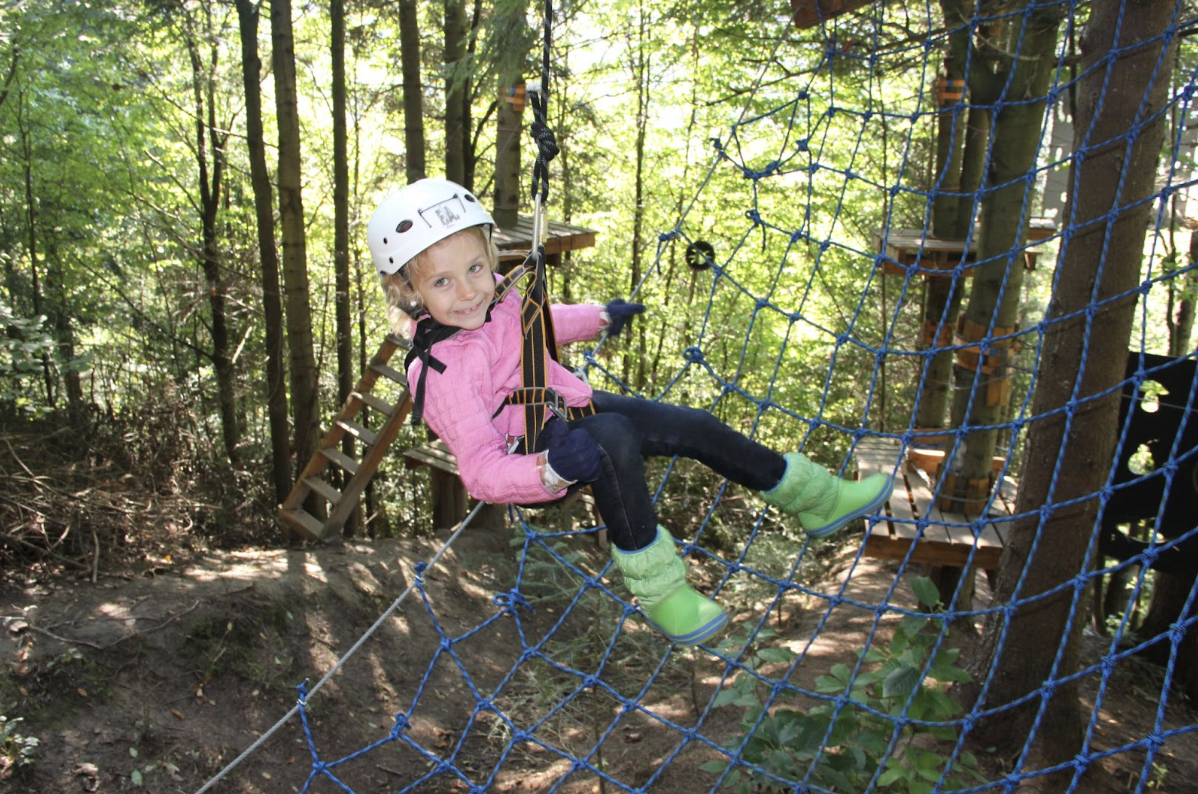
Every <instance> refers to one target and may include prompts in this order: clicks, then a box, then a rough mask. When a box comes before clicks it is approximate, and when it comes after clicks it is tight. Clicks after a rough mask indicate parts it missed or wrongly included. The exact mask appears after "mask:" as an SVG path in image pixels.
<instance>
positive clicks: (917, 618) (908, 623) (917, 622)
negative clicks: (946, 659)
mask: <svg viewBox="0 0 1198 794" xmlns="http://www.w3.org/2000/svg"><path fill="white" fill-rule="evenodd" d="M927 624H928V619H927V618H925V617H923V616H921V615H903V620H902V624H901V628H902V631H903V633H904V634H906V635H907V636H908V637H914V636H915V635H916V634H919V632H921V631H923V627H924V626H926V625H927Z"/></svg>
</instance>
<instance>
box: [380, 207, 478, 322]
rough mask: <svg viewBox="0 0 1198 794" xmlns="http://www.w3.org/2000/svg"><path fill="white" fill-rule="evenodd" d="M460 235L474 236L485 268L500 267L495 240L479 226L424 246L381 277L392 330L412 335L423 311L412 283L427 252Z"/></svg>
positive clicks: (423, 264) (417, 279)
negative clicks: (479, 246) (480, 246)
mask: <svg viewBox="0 0 1198 794" xmlns="http://www.w3.org/2000/svg"><path fill="white" fill-rule="evenodd" d="M460 234H473V235H475V236H477V238H478V241H479V243H481V244H482V247H483V251H484V252H485V254H486V256H487V267H488V268H490V270H491V272H492V273H494V272H495V270H496V269H497V268H498V267H499V249H498V248H497V247H496V246H495V241H494V240H492V239H491V233H490V230H489V229H486V228H484V227H482V226H470V227H467V228H465V229H462V230H461V231H458V232H454V233H453V234H451V235H449V236H448V237H446V238H445V239H443V240H438V241H437V242H435V243H433V244H432V245H430V246H429V247H428V248H425V249H424V250H423V251H421V252H420V253H418V254H416V256H414V257H412V259H411V260H410V261H408V262H407V263H406V264H404V265H403V267H401V268H400V269H399V270H397V271H395V272H394V273H388V274H386V275H384V276H383V277H382V283H383V295H384V297H385V298H386V300H387V318H388V320H389V321H390V324H391V330H392V331H393V332H394V333H398V334H403V335H404V336H411V334H412V333H413V331H414V329H415V326H416V323H415V320H416V318H417V317H419V316H420V315H421V314H422V313H423V312H424V301H423V300H422V299H421V297H420V293H419V292H417V291H416V288H415V287H414V286H413V285H414V284H415V283H416V282H417V281H419V280H420V273H421V272H422V271H423V269H424V268H425V266H426V265H427V263H428V254H429V252H430V251H433V250H435V249H437V248H439V247H441V246H442V245H445V244H446V243H447V242H449V241H450V240H452V239H454V238H455V237H457V236H458V235H460Z"/></svg>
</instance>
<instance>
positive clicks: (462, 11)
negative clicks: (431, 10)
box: [444, 0, 470, 188]
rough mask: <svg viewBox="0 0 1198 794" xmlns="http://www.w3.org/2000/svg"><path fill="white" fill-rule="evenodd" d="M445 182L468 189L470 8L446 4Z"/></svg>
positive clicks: (460, 1)
mask: <svg viewBox="0 0 1198 794" xmlns="http://www.w3.org/2000/svg"><path fill="white" fill-rule="evenodd" d="M444 30H445V57H444V62H445V178H446V179H449V180H451V181H453V182H457V183H458V184H459V185H464V186H465V187H467V188H469V187H470V185H466V184H465V183H466V170H467V169H466V158H465V156H464V153H465V151H466V149H465V145H464V143H463V141H464V140H465V139H466V137H467V136H466V130H467V129H468V128H467V126H466V125H467V123H468V122H467V119H466V116H465V112H464V108H465V106H464V104H463V101H462V97H463V96H467V95H468V94H469V92H468V91H467V85H466V69H465V59H466V4H465V2H464V0H445V26H444Z"/></svg>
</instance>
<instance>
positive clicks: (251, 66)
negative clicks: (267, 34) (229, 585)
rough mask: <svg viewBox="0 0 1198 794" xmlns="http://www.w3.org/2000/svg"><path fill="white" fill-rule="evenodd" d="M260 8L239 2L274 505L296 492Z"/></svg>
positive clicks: (242, 70) (242, 68)
mask: <svg viewBox="0 0 1198 794" xmlns="http://www.w3.org/2000/svg"><path fill="white" fill-rule="evenodd" d="M258 9H259V7H258V6H257V5H256V4H255V3H254V2H253V0H237V20H238V25H239V28H240V32H241V74H242V82H243V83H244V85H245V125H246V145H247V146H248V147H249V152H250V182H251V184H252V185H253V188H254V216H255V219H256V221H257V226H258V265H259V267H260V268H261V270H262V314H263V318H264V322H265V325H266V327H265V333H266V406H267V408H266V410H267V418H268V422H269V425H270V453H271V454H270V460H271V466H270V473H271V482H272V483H273V484H274V490H275V504H281V503H282V502H283V500H284V499H286V498H287V494H288V493H289V492H290V491H291V485H292V482H291V439H290V428H289V427H288V426H287V387H286V384H285V382H284V379H285V376H286V364H285V363H284V358H283V356H284V354H285V351H284V349H283V302H282V299H281V296H280V292H279V252H278V250H277V249H276V248H275V213H274V188H273V187H272V186H271V183H270V174H269V172H268V171H267V168H266V138H265V135H264V134H263V131H262V87H261V85H259V82H258V81H259V79H261V74H262V60H261V58H260V57H259V55H258Z"/></svg>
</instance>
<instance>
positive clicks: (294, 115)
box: [270, 0, 319, 510]
mask: <svg viewBox="0 0 1198 794" xmlns="http://www.w3.org/2000/svg"><path fill="white" fill-rule="evenodd" d="M270 30H271V43H272V47H271V62H272V64H273V65H274V76H275V114H276V116H277V118H278V124H279V172H278V180H279V221H280V227H281V230H282V236H283V287H284V294H285V296H286V301H285V302H286V307H287V342H288V347H289V351H290V375H291V378H290V380H291V404H292V410H293V411H294V418H295V447H294V448H295V455H296V463H297V464H298V466H299V467H301V468H302V467H303V466H304V465H306V464H307V462H308V459H309V458H310V457H312V453H313V452H315V450H316V441H317V433H318V426H317V415H316V408H317V402H316V397H317V377H316V359H315V356H314V354H313V349H312V311H311V308H310V306H309V297H308V293H309V290H308V249H307V240H306V238H305V231H304V202H303V197H302V195H301V190H300V185H301V173H300V129H299V105H298V97H297V95H296V88H295V41H294V38H293V35H292V30H291V0H271V6H270ZM315 502H316V500H313V502H312V503H311V504H310V505H309V506H310V507H312V508H313V509H316V510H319V508H318V507H316V505H315Z"/></svg>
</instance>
